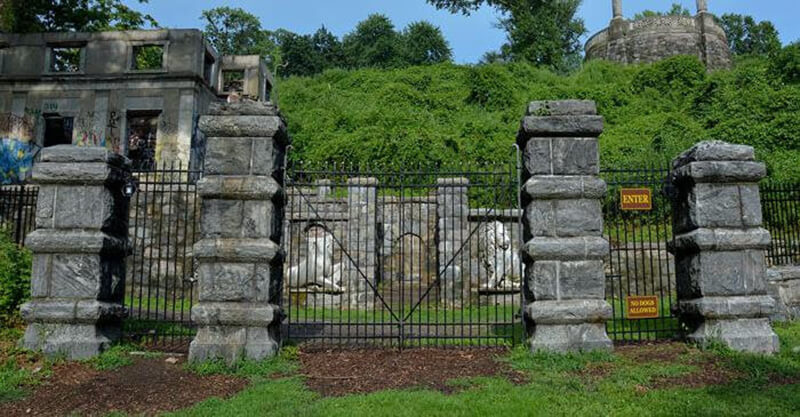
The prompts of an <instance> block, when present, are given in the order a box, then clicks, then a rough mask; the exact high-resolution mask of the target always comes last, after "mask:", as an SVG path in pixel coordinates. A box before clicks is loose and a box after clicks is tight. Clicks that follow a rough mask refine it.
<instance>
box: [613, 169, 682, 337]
mask: <svg viewBox="0 0 800 417" xmlns="http://www.w3.org/2000/svg"><path fill="white" fill-rule="evenodd" d="M668 175H669V169H668V168H667V167H665V166H663V167H662V166H650V167H644V168H640V169H606V170H603V171H602V172H601V176H602V177H603V179H605V180H606V182H607V184H608V196H607V198H606V200H605V202H604V207H603V213H604V224H605V235H606V238H607V239H608V241H609V244H610V245H609V246H610V253H609V258H608V259H607V262H606V299H607V300H608V302H609V303H610V304H611V307H612V310H613V317H612V319H611V320H610V321H609V322H608V323H607V326H606V329H607V331H608V335H609V337H611V338H612V339H614V340H620V341H635V340H651V339H660V338H670V337H673V336H675V335H676V334H677V333H678V331H679V324H678V320H677V318H676V317H675V316H674V315H673V314H672V306H673V304H675V302H676V300H677V296H676V293H675V288H676V287H675V268H674V261H673V258H672V255H670V254H669V253H668V252H667V244H668V242H670V241H672V239H673V236H672V207H671V203H670V200H669V198H668V196H667V195H666V186H667V180H668V178H669V177H668ZM623 190H624V191H625V193H626V194H628V193H634V194H636V193H638V194H639V195H641V193H649V194H650V196H651V198H650V200H651V203H652V204H651V207H649V208H644V207H639V208H638V209H635V210H626V209H623V207H622V195H623ZM630 297H656V300H657V304H658V306H657V311H658V314H657V317H650V318H634V317H631V316H630V315H629V309H628V307H629V301H631V302H634V301H633V300H632V299H631V298H630Z"/></svg>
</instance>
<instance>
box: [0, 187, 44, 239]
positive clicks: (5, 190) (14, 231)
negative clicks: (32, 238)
mask: <svg viewBox="0 0 800 417" xmlns="http://www.w3.org/2000/svg"><path fill="white" fill-rule="evenodd" d="M38 195H39V187H37V186H34V185H4V186H0V230H3V231H5V232H6V233H9V234H10V236H11V238H12V239H13V240H14V241H15V242H17V243H18V244H20V245H24V243H25V236H27V235H28V233H30V232H32V231H33V229H34V227H35V218H36V201H37V196H38Z"/></svg>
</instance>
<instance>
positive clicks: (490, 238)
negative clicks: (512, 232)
mask: <svg viewBox="0 0 800 417" xmlns="http://www.w3.org/2000/svg"><path fill="white" fill-rule="evenodd" d="M478 232H479V235H478V251H479V256H480V260H481V264H482V266H483V267H484V268H485V269H486V271H487V273H488V276H489V278H488V280H487V282H486V285H484V286H483V288H485V289H512V288H517V287H518V286H519V282H520V276H519V269H520V259H519V255H517V254H516V253H515V252H514V249H513V247H512V244H511V236H509V234H508V231H507V230H506V227H505V225H503V223H501V222H498V221H494V222H491V223H486V224H483V225H481V229H480V230H479V231H478Z"/></svg>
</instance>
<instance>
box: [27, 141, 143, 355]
mask: <svg viewBox="0 0 800 417" xmlns="http://www.w3.org/2000/svg"><path fill="white" fill-rule="evenodd" d="M129 179H130V164H129V161H128V160H127V159H125V158H124V157H121V156H119V155H116V154H113V153H111V152H110V151H108V150H106V149H105V148H86V147H82V148H79V147H75V146H71V145H61V146H54V147H50V148H45V149H43V150H42V154H41V160H40V161H39V162H38V163H37V164H36V166H35V167H34V169H33V182H34V183H35V184H38V185H39V199H38V203H37V206H36V231H34V232H33V233H31V234H30V235H28V237H27V239H26V244H27V247H28V249H30V250H31V251H32V252H33V273H32V275H31V281H32V282H31V297H32V300H31V301H30V302H28V303H27V304H25V305H23V306H22V308H21V314H22V317H23V318H24V319H25V320H26V321H27V322H28V328H27V330H26V332H25V337H24V338H23V340H22V342H21V344H22V345H23V346H24V347H25V348H27V349H31V350H36V351H41V352H44V353H45V354H47V355H49V356H66V357H67V358H69V359H86V358H89V357H92V356H95V355H97V354H99V353H101V352H102V351H103V350H105V349H106V348H108V347H109V346H110V345H111V343H113V342H114V341H115V340H117V339H119V337H120V336H121V325H122V319H123V318H124V316H125V309H124V308H123V306H122V300H123V297H124V291H125V256H126V255H127V253H128V252H129V242H128V208H129V201H128V198H127V197H125V196H124V195H123V186H124V184H126V183H127V182H128V181H129Z"/></svg>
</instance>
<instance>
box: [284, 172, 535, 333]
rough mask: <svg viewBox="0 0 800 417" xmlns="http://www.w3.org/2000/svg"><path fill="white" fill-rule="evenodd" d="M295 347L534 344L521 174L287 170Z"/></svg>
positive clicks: (289, 304) (287, 288) (289, 323)
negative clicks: (524, 300) (526, 330)
mask: <svg viewBox="0 0 800 417" xmlns="http://www.w3.org/2000/svg"><path fill="white" fill-rule="evenodd" d="M286 189H287V193H288V204H287V208H286V221H285V234H284V246H285V247H284V249H285V251H286V254H287V258H286V267H285V273H284V286H283V288H284V291H283V301H282V304H283V308H284V311H285V312H286V313H287V319H286V321H285V324H284V332H285V337H287V338H288V339H290V340H294V341H299V342H305V343H321V344H326V345H330V344H335V345H343V344H346V345H362V344H363V345H383V346H396V347H408V346H428V345H461V346H473V345H500V344H511V343H513V342H514V341H515V340H516V338H518V337H521V335H522V331H523V330H522V325H521V319H520V316H519V310H520V304H521V292H520V289H519V282H520V279H521V277H522V264H521V262H520V261H519V256H518V253H519V241H520V240H521V239H520V232H521V231H520V226H519V215H520V210H519V202H518V190H519V186H518V175H517V170H516V164H515V163H510V164H509V165H508V166H507V167H502V168H501V169H497V170H491V169H480V170H462V171H446V172H433V171H425V170H385V169H363V168H362V169H354V168H338V169H337V168H334V169H331V168H329V167H324V168H317V167H308V166H302V165H294V166H290V167H289V169H288V170H287V178H286Z"/></svg>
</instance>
